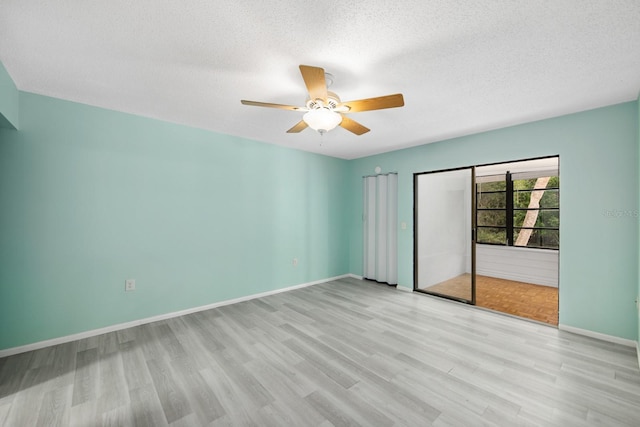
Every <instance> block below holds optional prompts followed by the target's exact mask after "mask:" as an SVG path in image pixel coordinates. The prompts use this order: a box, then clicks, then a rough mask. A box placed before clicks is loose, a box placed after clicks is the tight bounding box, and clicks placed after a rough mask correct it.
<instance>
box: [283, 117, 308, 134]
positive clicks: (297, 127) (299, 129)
mask: <svg viewBox="0 0 640 427" xmlns="http://www.w3.org/2000/svg"><path fill="white" fill-rule="evenodd" d="M308 126H309V125H308V124H307V123H306V122H305V121H304V120H300V121H299V122H298V123H296V125H295V126H294V127H292V128H291V129H289V130H288V131H287V133H298V132H302V131H303V130H305V129H306V128H307V127H308Z"/></svg>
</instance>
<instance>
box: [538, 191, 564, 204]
mask: <svg viewBox="0 0 640 427" xmlns="http://www.w3.org/2000/svg"><path fill="white" fill-rule="evenodd" d="M540 207H541V208H558V207H560V193H559V192H558V190H557V189H556V190H546V191H545V192H544V195H543V196H542V198H541V199H540Z"/></svg>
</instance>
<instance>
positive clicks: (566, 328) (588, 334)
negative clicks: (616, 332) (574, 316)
mask: <svg viewBox="0 0 640 427" xmlns="http://www.w3.org/2000/svg"><path fill="white" fill-rule="evenodd" d="M558 329H560V330H561V331H567V332H571V333H573V334H578V335H584V336H586V337H590V338H596V339H599V340H602V341H607V342H611V343H614V344H620V345H624V346H626V347H637V345H638V343H637V341H634V340H629V339H626V338H620V337H615V336H613V335H607V334H601V333H600V332H593V331H589V330H587V329H580V328H575V327H573V326H569V325H563V324H559V325H558Z"/></svg>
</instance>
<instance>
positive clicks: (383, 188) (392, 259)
mask: <svg viewBox="0 0 640 427" xmlns="http://www.w3.org/2000/svg"><path fill="white" fill-rule="evenodd" d="M363 211H364V215H363V250H364V253H363V264H364V265H363V269H362V271H363V276H364V278H366V279H372V280H376V281H378V282H386V283H388V284H390V285H396V284H398V259H397V258H398V255H397V253H398V249H397V246H398V228H397V222H398V221H397V219H398V175H397V174H388V175H376V176H368V177H365V178H364V180H363Z"/></svg>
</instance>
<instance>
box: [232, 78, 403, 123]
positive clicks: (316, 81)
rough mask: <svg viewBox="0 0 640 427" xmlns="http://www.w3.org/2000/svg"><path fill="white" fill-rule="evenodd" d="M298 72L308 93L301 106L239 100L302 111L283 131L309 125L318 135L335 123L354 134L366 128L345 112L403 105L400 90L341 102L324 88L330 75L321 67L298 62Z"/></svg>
mask: <svg viewBox="0 0 640 427" xmlns="http://www.w3.org/2000/svg"><path fill="white" fill-rule="evenodd" d="M300 73H301V74H302V79H303V80H304V83H305V85H306V86H307V91H308V92H309V98H308V99H307V102H306V103H305V106H304V107H296V106H293V105H284V104H272V103H270V102H257V101H247V100H244V99H243V100H241V101H240V102H242V103H243V104H244V105H253V106H256V107H269V108H280V109H283V110H293V111H306V113H305V114H304V116H302V120H300V121H299V122H298V123H296V124H295V125H294V126H293V127H292V128H291V129H289V130H288V131H287V133H298V132H301V131H303V130H304V129H306V128H307V127H310V128H311V129H313V130H316V131H318V132H320V134H323V133H325V132H328V131H330V130H332V129H334V128H335V127H336V126H338V125H339V126H340V127H342V128H344V129H346V130H348V131H349V132H353V133H354V134H356V135H362V134H363V133H367V132H369V129H368V128H366V127H364V126H363V125H361V124H360V123H358V122H356V121H355V120H353V119H351V118H349V117H347V116H346V115H345V114H346V113H359V112H362V111H371V110H382V109H385V108H395V107H402V106H403V105H404V98H403V97H402V94H401V93H397V94H395V95H386V96H379V97H376V98H366V99H358V100H356V101H348V102H342V101H341V100H340V98H339V97H338V95H336V94H335V93H333V92H330V91H329V90H328V89H327V77H329V81H330V82H331V81H332V78H331V75H329V74H326V73H325V72H324V69H322V68H319V67H312V66H309V65H300Z"/></svg>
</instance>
